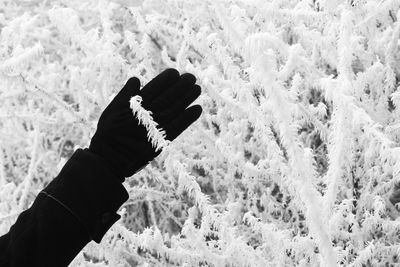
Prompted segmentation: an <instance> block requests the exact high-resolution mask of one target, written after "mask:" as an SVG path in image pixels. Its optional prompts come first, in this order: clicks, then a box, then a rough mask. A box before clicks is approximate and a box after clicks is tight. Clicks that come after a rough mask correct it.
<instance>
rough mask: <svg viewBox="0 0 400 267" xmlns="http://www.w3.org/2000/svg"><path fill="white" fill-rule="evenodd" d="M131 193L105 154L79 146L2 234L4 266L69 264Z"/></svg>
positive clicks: (0, 244)
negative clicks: (56, 174) (110, 165)
mask: <svg viewBox="0 0 400 267" xmlns="http://www.w3.org/2000/svg"><path fill="white" fill-rule="evenodd" d="M127 199H128V193H127V191H126V189H125V188H124V186H123V185H122V184H121V183H120V182H119V181H118V178H117V177H115V176H114V174H113V173H112V172H111V171H110V168H109V167H108V163H107V162H105V161H104V159H103V158H101V157H100V156H97V155H96V154H93V153H91V152H89V150H88V149H87V148H85V149H78V150H76V151H75V153H74V154H73V155H72V157H71V158H70V159H69V160H68V161H67V163H66V164H65V165H64V167H63V168H62V170H61V171H60V173H59V174H58V176H57V177H56V178H55V179H53V180H52V181H51V182H50V183H49V184H48V185H47V186H46V188H44V189H43V190H42V191H41V192H40V193H39V194H38V196H37V197H36V199H35V201H34V202H33V204H32V205H31V207H30V208H29V209H27V210H25V211H24V212H22V213H21V214H20V215H19V217H18V218H17V221H16V222H15V224H14V225H13V226H11V228H10V230H9V232H8V233H7V234H5V235H4V236H1V237H0V266H1V267H20V266H21V267H22V266H68V264H69V263H70V262H71V261H72V260H73V259H74V258H75V256H76V255H77V254H78V253H79V252H80V251H81V250H82V248H84V247H85V245H86V244H87V243H88V242H90V241H91V240H94V241H95V242H96V243H100V241H101V239H102V237H103V236H104V234H105V233H106V232H107V231H108V229H109V228H110V227H111V226H112V225H113V224H114V223H115V222H116V221H117V220H118V219H119V218H120V217H121V216H120V215H118V214H117V213H116V212H117V210H118V209H119V207H120V206H121V205H122V204H123V203H124V202H125V201H126V200H127Z"/></svg>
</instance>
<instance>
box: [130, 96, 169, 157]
mask: <svg viewBox="0 0 400 267" xmlns="http://www.w3.org/2000/svg"><path fill="white" fill-rule="evenodd" d="M129 102H130V108H131V109H132V111H133V115H135V116H136V118H137V119H138V120H139V123H141V124H143V125H144V126H145V127H146V129H147V139H148V140H149V141H150V142H151V144H152V146H153V147H155V148H156V151H158V150H160V149H161V148H164V147H166V146H168V145H169V143H170V141H169V140H166V139H165V138H166V133H165V130H163V129H161V130H159V129H157V125H158V123H157V122H155V121H154V120H153V117H152V112H151V111H148V110H146V109H144V108H143V107H142V105H141V103H142V97H141V96H139V95H136V96H133V97H132V98H131V99H130V100H129Z"/></svg>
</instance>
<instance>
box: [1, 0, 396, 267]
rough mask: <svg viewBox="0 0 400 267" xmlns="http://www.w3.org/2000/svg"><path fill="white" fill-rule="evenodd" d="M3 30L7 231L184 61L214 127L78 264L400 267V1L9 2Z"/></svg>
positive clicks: (126, 208) (180, 144) (148, 178)
mask: <svg viewBox="0 0 400 267" xmlns="http://www.w3.org/2000/svg"><path fill="white" fill-rule="evenodd" d="M0 30H1V34H0V235H2V234H4V233H6V232H7V231H8V229H9V227H10V226H11V225H12V224H13V223H14V222H15V220H16V218H17V216H18V214H19V213H21V212H22V211H23V210H25V209H26V208H28V207H29V206H30V205H31V203H32V202H33V200H34V199H35V197H36V196H37V194H38V193H39V192H40V190H41V189H43V188H44V187H45V186H46V185H47V184H48V183H49V182H50V181H51V180H52V179H53V178H54V177H56V176H57V174H58V173H59V171H60V170H61V168H62V166H63V165H64V164H65V162H66V161H67V160H68V159H69V157H70V156H71V154H72V153H73V152H74V151H75V150H76V149H77V148H84V147H87V146H88V145H89V142H90V138H91V136H92V135H93V134H94V132H95V130H96V124H97V121H98V118H99V117H100V114H101V112H102V111H103V110H104V108H105V107H106V106H107V105H108V103H109V102H110V101H111V100H112V99H113V97H114V96H115V95H116V93H118V92H119V90H120V89H121V88H122V87H123V85H124V84H125V82H126V81H127V80H128V78H129V77H132V76H137V77H138V78H139V79H140V80H141V82H142V86H143V85H144V84H146V83H147V82H148V81H150V80H151V79H152V78H154V77H155V76H156V75H157V74H158V73H160V72H161V71H163V70H164V69H166V68H171V67H172V68H176V69H178V70H179V71H180V72H181V73H184V72H190V73H193V74H194V75H195V76H196V77H197V83H198V84H199V85H200V86H201V87H202V94H201V96H200V97H199V98H198V99H197V100H196V101H195V102H194V104H200V105H201V106H202V107H203V113H202V115H201V117H200V119H199V120H198V121H196V122H195V123H194V124H193V125H192V126H190V127H189V129H188V130H187V131H185V132H184V133H183V134H182V135H180V136H179V137H178V138H177V139H175V140H174V142H172V143H171V144H170V146H168V148H167V149H166V150H164V151H163V152H162V153H161V154H160V155H159V157H157V158H156V159H155V160H154V161H153V162H152V163H151V164H149V165H148V166H147V167H146V168H144V169H143V170H141V171H140V172H138V173H136V174H135V175H133V176H132V177H130V178H127V179H126V182H125V183H124V186H125V187H126V188H127V190H128V192H129V195H130V199H129V200H128V201H127V202H126V203H125V204H124V205H123V206H122V207H121V209H120V211H119V213H120V214H121V215H122V218H121V220H120V221H118V222H117V223H116V224H114V225H113V227H112V228H111V229H110V231H109V232H108V233H107V234H106V235H105V237H104V238H103V240H102V242H101V244H96V243H94V242H91V243H89V244H88V245H87V246H86V247H85V249H84V250H83V251H82V252H81V253H80V254H79V255H78V256H77V257H76V258H75V260H74V261H73V262H72V263H71V266H121V267H122V266H188V267H191V266H218V267H219V266H221V267H225V266H399V265H400V259H399V257H400V236H399V235H400V219H399V220H396V213H395V212H393V209H389V207H388V202H387V199H388V196H389V195H390V194H391V192H392V190H393V188H394V185H395V184H396V183H398V182H399V181H400V146H399V145H400V143H399V142H400V121H399V119H400V89H399V79H400V47H399V38H400V1H398V0H379V1H378V0H370V1H367V0H364V1H363V0H303V1H301V0H297V1H295V0H186V1H185V0H144V1H139V0H119V1H117V0H115V1H107V0H89V1H82V0H53V1H50V0H42V1H41V0H1V1H0ZM132 116H133V115H132ZM0 253H1V252H0Z"/></svg>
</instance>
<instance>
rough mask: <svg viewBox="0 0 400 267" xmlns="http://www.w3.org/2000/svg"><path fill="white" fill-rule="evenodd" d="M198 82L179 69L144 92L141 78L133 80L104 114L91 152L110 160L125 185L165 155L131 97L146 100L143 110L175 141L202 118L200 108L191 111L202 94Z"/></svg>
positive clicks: (162, 76)
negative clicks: (154, 143) (152, 139)
mask: <svg viewBox="0 0 400 267" xmlns="http://www.w3.org/2000/svg"><path fill="white" fill-rule="evenodd" d="M195 83H196V78H195V77H194V76H193V75H192V74H190V73H185V74H183V75H179V72H178V71H177V70H175V69H167V70H165V71H163V72H162V73H160V74H159V75H158V76H157V77H155V78H154V79H153V80H151V81H150V82H149V83H148V84H147V85H145V86H144V87H143V89H142V90H139V89H140V81H139V79H138V78H136V77H133V78H130V79H129V80H128V82H127V83H126V84H125V86H124V87H123V88H122V90H121V91H120V92H119V93H118V94H117V95H116V96H115V98H114V99H113V100H112V101H111V103H110V104H109V105H108V106H107V107H106V109H105V110H104V111H103V113H102V114H101V116H100V119H99V122H98V124H97V130H96V133H95V134H94V136H93V137H92V139H91V142H90V146H89V151H91V152H93V153H96V154H97V155H99V156H101V157H103V158H104V159H106V162H108V163H109V164H110V166H111V168H112V170H113V171H114V173H115V174H116V176H117V177H118V179H119V180H120V181H121V182H123V181H124V179H125V177H129V176H131V175H133V174H134V173H135V172H137V171H138V170H140V169H141V168H142V167H144V166H146V165H147V164H148V163H149V162H150V161H151V160H153V159H154V158H155V157H157V156H158V155H159V154H160V153H161V150H159V151H157V152H156V151H155V148H153V147H152V145H151V143H150V141H149V140H148V138H147V130H146V128H145V126H144V125H142V124H139V120H138V119H137V118H136V117H135V116H134V115H133V112H132V109H131V108H130V102H129V100H130V99H131V97H132V96H135V95H140V96H141V97H142V103H141V104H142V107H143V108H145V109H146V110H149V111H151V112H152V117H153V120H154V121H155V122H157V123H158V125H159V126H158V128H159V127H161V128H162V129H164V130H165V132H166V139H167V140H170V141H172V140H174V139H175V138H176V137H177V136H179V135H180V134H181V133H182V132H183V131H184V130H185V129H186V128H187V127H189V126H190V125H191V124H192V123H193V122H195V121H196V120H197V119H198V118H199V117H200V115H201V112H202V108H201V106H200V105H194V106H191V107H189V108H187V107H188V106H189V105H190V104H191V103H192V102H193V101H194V100H196V98H197V97H198V96H199V95H200V93H201V88H200V86H199V85H197V84H195ZM186 108H187V109H186Z"/></svg>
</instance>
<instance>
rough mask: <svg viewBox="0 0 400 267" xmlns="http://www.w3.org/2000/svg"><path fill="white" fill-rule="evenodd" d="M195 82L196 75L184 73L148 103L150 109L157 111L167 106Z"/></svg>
mask: <svg viewBox="0 0 400 267" xmlns="http://www.w3.org/2000/svg"><path fill="white" fill-rule="evenodd" d="M195 83H196V77H195V76H194V75H193V74H191V73H184V74H182V75H181V76H180V79H179V81H177V82H176V83H175V84H174V85H172V86H170V87H169V88H168V89H167V90H166V91H165V92H163V93H162V94H160V95H159V96H157V97H156V99H154V101H153V102H152V103H151V104H150V106H151V110H152V111H154V112H158V111H161V110H165V109H167V108H169V107H170V106H171V105H172V104H173V103H174V102H175V101H177V100H179V99H180V98H181V97H182V95H184V94H186V92H187V91H188V90H190V89H191V88H192V87H193V85H194V84H195Z"/></svg>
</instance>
